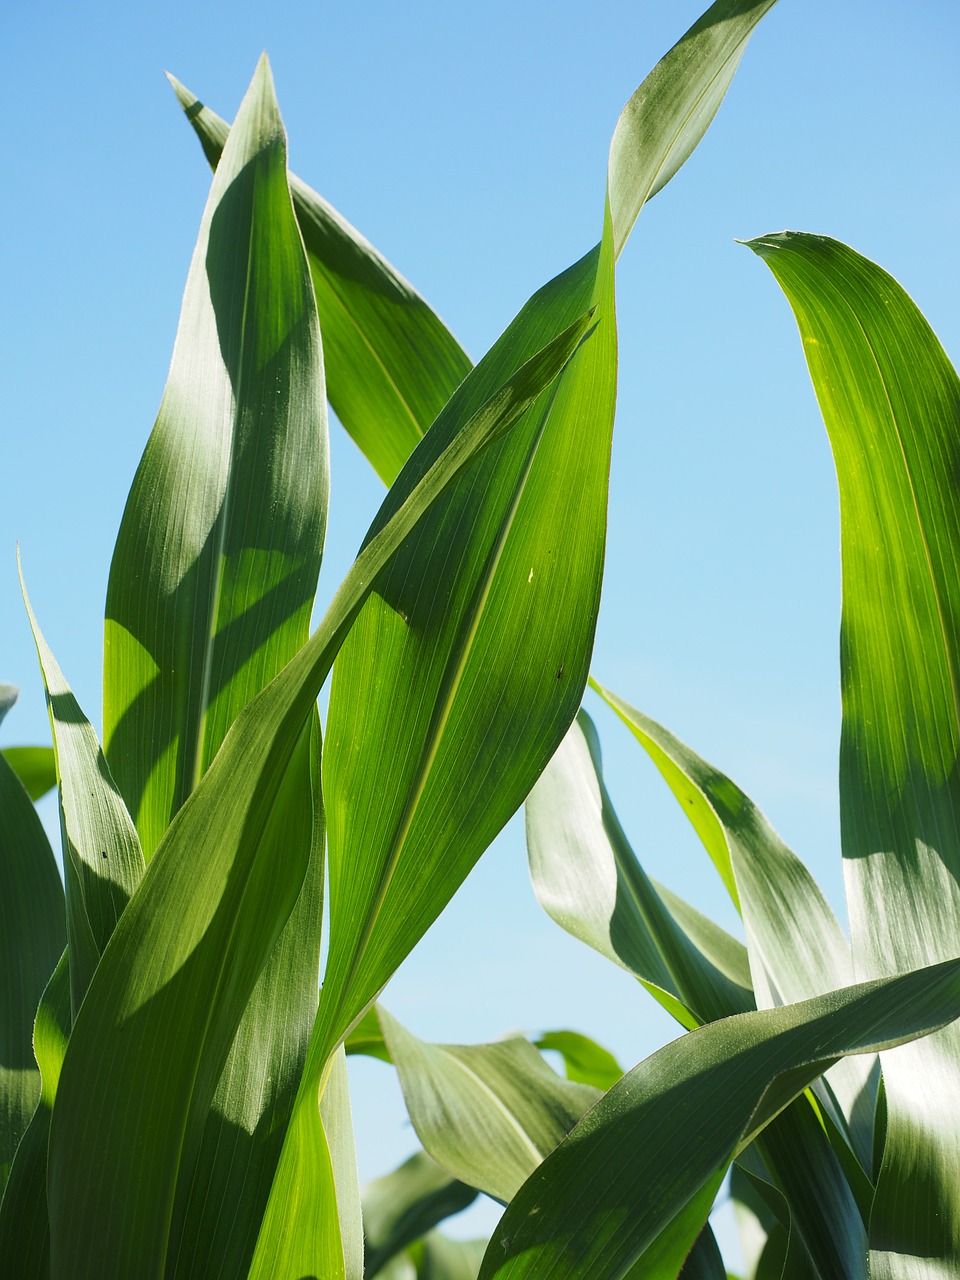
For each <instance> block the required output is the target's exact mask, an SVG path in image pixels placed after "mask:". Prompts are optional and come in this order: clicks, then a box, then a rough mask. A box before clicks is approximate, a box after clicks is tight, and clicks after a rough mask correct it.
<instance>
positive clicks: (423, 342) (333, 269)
mask: <svg viewBox="0 0 960 1280" xmlns="http://www.w3.org/2000/svg"><path fill="white" fill-rule="evenodd" d="M169 79H170V83H171V84H172V85H173V89H174V92H175V93H176V95H177V99H178V100H179V102H180V105H181V106H182V107H183V109H184V111H185V113H186V116H187V119H188V120H189V121H190V123H191V125H192V126H193V128H194V130H195V132H196V134H197V137H198V138H199V139H200V144H201V146H202V147H203V150H204V154H205V155H206V157H207V160H208V161H209V162H210V164H211V165H212V166H213V167H214V168H216V166H217V164H218V163H219V160H220V155H221V153H222V151H223V147H224V144H225V142H226V140H227V137H228V135H229V127H228V125H227V123H226V121H225V120H221V118H220V117H219V116H218V115H216V114H215V112H213V111H211V110H210V108H209V107H206V106H204V105H203V104H202V103H201V102H199V101H198V100H197V98H196V97H195V96H194V95H193V94H192V93H191V92H190V90H189V89H187V88H185V87H184V86H183V85H182V84H180V82H179V81H178V80H176V79H174V77H173V76H170V77H169ZM290 189H291V192H292V195H293V206H294V209H295V210H296V214H297V221H298V222H299V224H300V231H301V234H302V235H303V241H304V245H305V247H306V250H307V258H308V260H309V263H310V272H311V275H312V277H313V284H314V289H315V291H316V299H317V310H318V312H319V314H320V329H321V332H322V333H323V349H324V356H325V359H326V372H327V394H328V396H329V397H330V403H331V405H332V406H333V408H334V410H335V411H336V414H337V417H338V418H339V419H340V421H341V422H342V423H343V425H344V427H345V428H346V429H347V431H348V432H349V433H350V435H351V436H352V437H353V439H354V440H355V441H356V443H357V445H359V447H360V449H361V450H362V451H363V453H364V454H365V455H366V457H367V458H368V459H369V461H370V462H371V463H372V465H373V467H374V470H375V471H376V472H377V474H378V475H379V476H380V478H381V480H383V481H384V483H385V484H388V485H389V484H392V483H393V481H394V480H395V479H396V477H397V474H398V472H399V471H400V468H401V467H402V466H403V464H404V462H406V460H407V458H408V457H409V455H410V453H411V452H412V451H413V449H414V447H415V446H416V444H417V442H418V441H419V440H420V438H421V436H422V435H423V434H424V432H425V431H426V429H427V427H429V425H430V424H431V422H433V420H434V418H436V416H437V414H438V413H439V412H440V410H441V409H442V408H443V406H444V405H445V404H446V402H447V400H449V398H450V396H451V395H452V394H453V392H454V391H455V390H456V388H457V386H458V385H459V384H460V383H461V382H462V381H463V379H464V378H465V377H466V376H467V374H468V373H469V372H470V368H471V364H470V359H469V357H468V356H467V355H466V354H465V352H463V351H462V350H461V348H460V346H459V344H458V343H457V340H456V339H455V338H454V337H453V335H452V334H451V333H450V332H449V331H448V330H447V329H446V327H445V326H444V324H443V322H442V321H441V320H440V319H439V318H438V317H437V316H436V315H435V314H434V312H433V311H431V309H430V307H429V306H428V305H427V303H426V302H425V301H424V299H423V298H422V297H421V296H420V294H419V293H417V291H416V290H415V289H414V288H413V286H412V285H411V284H410V283H409V282H408V281H406V280H404V279H403V277H402V276H401V275H399V274H398V272H397V271H396V270H395V269H394V268H393V267H392V266H391V265H390V263H389V262H387V260H386V259H385V258H384V257H383V256H382V255H381V254H380V253H378V252H377V250H376V249H375V248H374V247H373V245H372V244H370V242H369V241H368V240H366V239H364V237H363V236H362V235H361V234H360V233H359V231H357V230H356V229H355V228H354V227H352V226H351V225H350V224H349V222H347V221H346V219H345V218H343V217H342V216H341V215H340V214H339V213H338V212H337V211H336V210H335V209H334V208H332V207H331V206H330V205H329V204H328V203H327V202H326V200H324V199H323V197H322V196H319V195H317V193H316V192H315V191H311V189H310V188H309V187H308V186H307V185H306V183H303V182H301V181H300V179H299V178H297V177H295V176H294V175H292V174H291V176H290Z"/></svg>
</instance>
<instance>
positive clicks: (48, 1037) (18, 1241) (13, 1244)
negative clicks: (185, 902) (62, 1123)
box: [0, 951, 71, 1280]
mask: <svg viewBox="0 0 960 1280" xmlns="http://www.w3.org/2000/svg"><path fill="white" fill-rule="evenodd" d="M70 1024H71V1011H70V970H69V964H68V959H67V953H66V951H65V952H64V953H63V955H62V956H61V957H60V960H59V961H58V963H57V967H56V968H55V969H54V971H53V973H52V974H51V976H50V981H49V982H48V983H47V985H46V988H45V990H44V992H43V995H42V996H41V998H40V1004H39V1007H38V1008H37V1016H36V1019H35V1021H34V1027H33V1053H34V1056H35V1058H36V1062H37V1067H38V1068H39V1073H40V1080H41V1089H40V1096H39V1098H38V1100H37V1106H36V1110H35V1111H34V1113H33V1116H32V1117H31V1120H30V1123H29V1125H28V1126H27V1130H26V1132H25V1133H24V1135H23V1137H22V1139H21V1140H20V1145H19V1146H18V1147H17V1154H16V1155H15V1156H14V1160H13V1166H12V1168H11V1170H10V1178H9V1180H8V1182H7V1185H6V1188H5V1190H4V1193H3V1199H2V1201H0V1258H3V1260H4V1264H5V1266H6V1267H7V1268H8V1269H9V1272H10V1274H11V1275H13V1276H16V1277H17V1280H48V1277H49V1275H50V1219H49V1215H48V1213H47V1142H48V1141H49V1137H50V1117H51V1114H52V1112H53V1104H54V1100H55V1099H56V1096H57V1085H58V1083H59V1080H60V1068H61V1067H62V1066H63V1056H64V1054H65V1052H66V1048H67V1040H68V1038H69V1036H70Z"/></svg>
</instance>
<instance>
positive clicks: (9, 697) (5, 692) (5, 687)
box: [0, 684, 20, 721]
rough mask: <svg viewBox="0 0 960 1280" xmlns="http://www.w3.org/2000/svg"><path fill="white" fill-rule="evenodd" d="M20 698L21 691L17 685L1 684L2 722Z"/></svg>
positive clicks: (0, 712)
mask: <svg viewBox="0 0 960 1280" xmlns="http://www.w3.org/2000/svg"><path fill="white" fill-rule="evenodd" d="M19 697H20V690H19V689H18V688H17V686H16V685H15V684H0V721H2V720H3V718H4V716H5V715H6V714H7V712H8V711H9V710H10V708H11V707H12V706H13V704H14V703H15V702H16V700H17V699H18V698H19Z"/></svg>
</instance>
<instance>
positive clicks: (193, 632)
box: [104, 66, 329, 1277]
mask: <svg viewBox="0 0 960 1280" xmlns="http://www.w3.org/2000/svg"><path fill="white" fill-rule="evenodd" d="M327 452H328V450H327V431H326V420H325V398H324V382H323V362H322V354H321V344H320V335H319V330H318V324H317V317H316V310H315V307H314V302H313V289H312V285H311V282H310V275H309V270H308V267H307V263H306V260H305V257H304V253H303V249H302V245H301V241H300V235H299V231H298V229H297V224H296V220H295V218H294V215H293V210H292V206H291V200H290V194H289V190H288V187H287V176H286V140H285V137H284V133H283V126H282V123H281V121H280V117H279V113H278V110H277V107H276V103H275V100H274V98H273V90H272V86H271V84H270V82H269V73H268V71H267V69H266V67H265V66H264V67H262V68H261V70H260V71H259V72H258V77H257V79H256V81H255V83H254V86H252V87H251V91H250V93H249V94H248V95H247V98H246V99H245V103H244V109H243V111H242V113H241V117H239V118H238V129H237V136H236V138H235V141H234V144H233V146H232V147H231V148H229V150H228V152H227V156H226V159H225V161H224V164H223V166H222V167H221V171H220V173H219V174H218V175H217V178H216V179H215V181H214V184H213V189H212V191H211V194H210V199H209V202H208V206H207V210H206V212H205V215H204V220H203V224H202V226H201V231H200V237H199V241H198V246H197V250H196V253H195V255H194V262H193V265H192V267H191V271H190V275H189V278H188V281H187V287H186V291H185V295H184V302H183V309H182V313H181V319H180V327H179V331H178V335H177V343H176V348H175V352H174V359H173V364H172V367H171V372H170V377H169V380H168V384H167V388H166V391H165V394H164V399H163V403H162V405H161V409H160V413H159V416H158V418H157V422H156V425H155V426H154V429H153V433H152V435H151V437H150V440H149V442H148V444H147V448H146V451H145V453H144V456H143V460H142V462H141V464H140V467H139V469H138V472H137V476H136V478H135V480H134V484H133V488H132V490H131V493H130V497H129V499H128V502H127V507H126V510H125V513H124V518H123V522H122V525H121V529H120V534H119V537H118V540H117V547H116V551H115V554H114V561H113V565H112V568H111V576H110V586H109V590H108V599H107V626H106V638H107V644H106V661H105V679H104V685H105V709H106V710H105V722H106V725H107V733H108V754H109V756H110V759H111V760H114V761H117V762H118V765H117V767H118V769H120V781H121V783H122V785H123V787H124V789H125V790H126V792H127V794H128V795H129V797H130V799H131V803H134V804H135V805H136V813H137V821H138V825H139V827H140V830H141V832H142V833H143V836H144V841H145V849H146V851H147V853H148V854H150V853H152V851H153V848H154V847H155V845H156V842H157V840H158V839H159V838H160V837H161V835H162V833H163V832H164V831H165V830H166V828H167V825H168V824H169V821H170V819H171V818H172V816H173V815H174V813H175V812H176V811H177V810H178V809H179V807H180V806H181V805H182V803H183V801H184V799H185V798H186V796H187V795H189V793H190V792H191V791H192V789H193V788H194V787H195V785H196V783H197V781H198V779H199V778H200V777H201V776H202V774H203V772H204V771H205V769H206V768H207V767H208V765H209V763H210V761H211V760H212V758H213V756H214V755H215V753H216V751H217V749H218V748H219V746H220V744H221V742H222V740H223V737H224V734H225V733H226V731H227V729H228V728H229V726H230V724H231V723H232V722H233V720H234V719H235V717H236V715H237V714H238V713H239V711H240V710H241V709H242V708H243V707H244V706H245V705H246V703H247V702H249V700H250V699H251V698H252V697H253V696H254V694H256V693H257V692H259V690H260V689H262V688H263V686H264V685H265V684H266V683H267V682H268V681H269V680H270V679H272V677H273V676H274V675H276V673H277V672H278V671H279V670H280V668H281V667H282V666H283V664H284V663H285V662H286V661H288V660H289V659H290V658H291V657H292V656H293V654H294V653H296V651H297V650H298V649H299V648H300V646H301V645H302V644H303V643H304V642H305V641H306V639H307V637H308V635H309V622H310V613H311V610H312V607H313V599H314V593H315V589H316V582H317V576H318V574H319V570H320V562H321V557H322V552H323V539H324V529H325V524H326V512H327V496H328V489H329V472H328V457H327ZM314 734H315V742H314V744H313V749H312V754H311V752H308V751H306V750H304V751H302V752H300V753H299V754H298V756H297V766H296V767H297V770H298V778H297V780H296V781H294V780H293V779H290V780H288V782H287V783H286V786H287V787H288V789H289V793H290V804H291V805H292V804H295V803H296V795H297V793H299V794H300V796H301V797H302V805H303V806H304V809H305V811H306V812H307V813H308V814H309V813H310V810H311V807H312V810H313V820H312V822H310V821H307V822H306V823H300V824H299V825H298V826H297V828H296V832H297V835H296V838H298V839H300V840H302V841H303V842H305V849H306V852H307V856H308V857H309V859H310V861H309V868H308V872H307V875H306V877H305V878H304V881H303V890H302V893H301V896H300V900H299V902H298V904H297V908H296V910H295V911H294V913H293V914H292V916H291V918H290V920H289V923H288V925H287V927H286V929H285V930H284V932H283V934H282V936H281V938H280V939H279V941H278V943H277V946H276V950H275V953H274V955H273V956H272V957H271V959H270V961H269V963H268V965H267V966H266V968H265V970H264V972H263V974H262V975H261V977H260V979H259V981H258V985H257V988H256V989H255V991H254V993H253V995H252V997H251V1000H250V1003H249V1006H248V1009H247V1012H246V1014H245V1017H244V1021H243V1023H242V1025H241V1027H240V1028H239V1029H238V1032H237V1038H236V1042H235V1045H234V1048H233V1050H232V1052H231V1055H230V1057H229V1059H228V1061H227V1063H226V1065H225V1068H224V1073H223V1077H222V1079H221V1081H220V1084H219V1086H218V1090H217V1095H216V1097H215V1098H214V1102H213V1107H212V1110H211V1114H210V1116H209V1118H208V1121H207V1125H206V1131H205V1134H204V1137H203V1141H202V1144H201V1149H200V1151H199V1153H198V1155H197V1162H196V1166H195V1169H194V1174H193V1181H192V1187H191V1188H190V1189H189V1190H185V1191H184V1192H183V1201H182V1203H180V1204H179V1205H178V1207H177V1210H176V1213H175V1220H176V1222H175V1227H174V1229H173V1231H174V1244H173V1245H172V1246H171V1249H172V1259H173V1261H171V1263H170V1266H171V1271H172V1273H175V1274H177V1275H178V1276H183V1277H193V1276H206V1275H209V1274H210V1271H211V1269H212V1267H213V1266H214V1261H213V1260H214V1259H216V1260H217V1265H220V1266H222V1267H224V1268H225V1269H226V1270H227V1271H237V1272H239V1271H241V1270H242V1269H243V1268H244V1266H245V1265H248V1264H249V1260H250V1256H251V1254H252V1250H253V1245H254V1243H255V1240H256V1232H257V1226H258V1223H259V1219H260V1217H261V1215H262V1212H263V1207H264V1205H265V1203H266V1197H267V1194H268V1191H269V1186H270V1182H271V1180H272V1175H273V1168H274V1166H275V1163H276V1159H277V1156H278V1154H279V1146H280V1142H281V1141H282V1135H283V1130H284V1128H285V1126H286V1119H287V1117H288V1116H289V1112H290V1107H291V1105H292V1102H293V1097H294V1095H295V1093H296V1088H297V1084H298V1081H299V1075H300V1070H301V1067H302V1062H303V1055H304V1052H305V1050H306V1045H307V1042H308V1040H309V1034H310V1028H311V1026H312V1023H313V1017H314V1014H315V1011H316V987H317V981H318V973H319V963H320V955H319V953H320V920H321V914H322V902H321V891H322V878H323V867H322V857H323V824H322V807H321V800H320V792H319V722H317V723H316V724H315V726H314ZM271 838H273V839H275V840H276V842H277V844H278V848H279V847H282V846H283V845H284V844H285V843H287V844H288V843H289V841H290V840H292V839H293V838H294V829H293V828H291V829H289V830H287V831H278V832H277V833H276V834H275V836H274V837H271ZM291 856H292V857H293V858H294V860H297V859H299V858H300V857H301V856H304V851H302V850H300V851H297V852H296V853H292V854H291ZM211 1187H219V1188H220V1189H221V1194H220V1195H219V1196H215V1195H212V1194H211V1190H210V1189H211Z"/></svg>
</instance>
